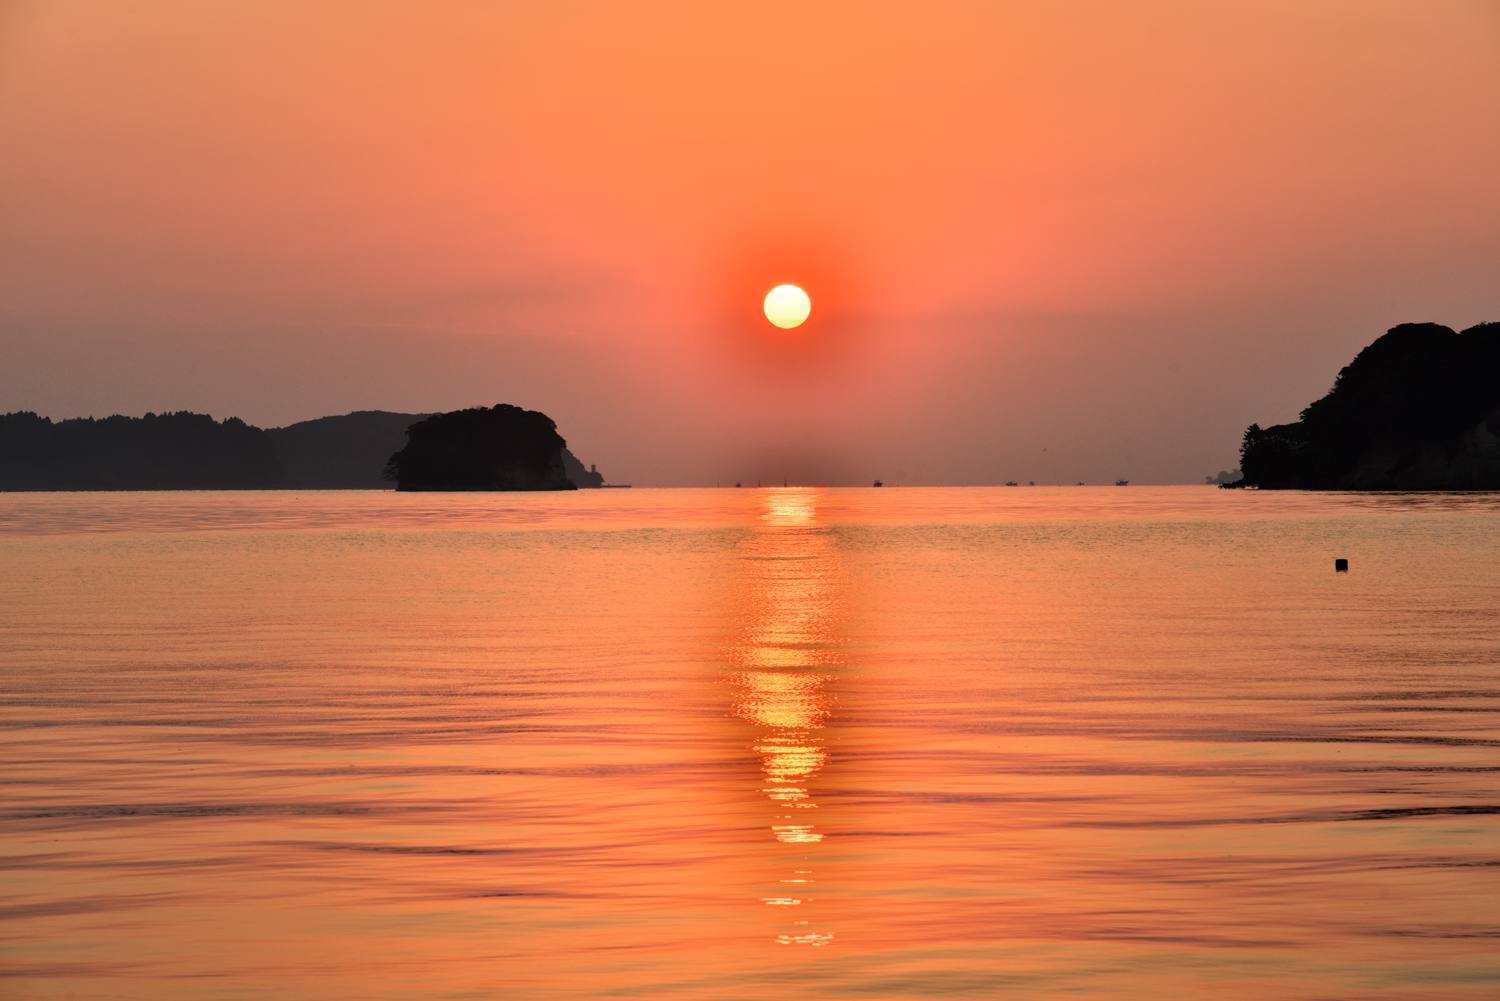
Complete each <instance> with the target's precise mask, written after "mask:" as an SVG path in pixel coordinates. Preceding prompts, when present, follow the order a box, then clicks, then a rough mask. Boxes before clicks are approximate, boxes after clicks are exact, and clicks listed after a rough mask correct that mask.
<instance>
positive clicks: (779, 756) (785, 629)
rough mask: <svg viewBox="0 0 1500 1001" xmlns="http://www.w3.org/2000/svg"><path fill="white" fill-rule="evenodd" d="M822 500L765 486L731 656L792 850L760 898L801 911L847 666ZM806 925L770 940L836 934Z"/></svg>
mask: <svg viewBox="0 0 1500 1001" xmlns="http://www.w3.org/2000/svg"><path fill="white" fill-rule="evenodd" d="M818 498H819V494H818V492H817V491H815V490H809V489H790V490H787V489H783V490H771V491H768V492H767V493H766V495H765V504H764V508H763V510H762V512H761V515H760V519H759V524H758V525H757V527H756V532H755V534H754V535H753V536H752V537H751V538H750V539H749V540H747V541H746V542H745V543H744V545H743V546H742V549H741V552H740V559H741V563H742V566H743V567H744V573H743V580H742V593H743V601H742V607H743V609H744V625H743V631H742V633H741V637H740V641H739V642H738V643H737V644H736V645H735V646H734V648H733V650H732V652H731V654H730V660H731V663H732V665H733V667H734V669H735V671H734V674H733V675H732V681H733V683H734V684H735V686H736V688H737V694H736V702H735V712H736V714H737V715H738V716H739V717H740V718H741V719H743V720H745V721H746V722H748V723H750V724H751V725H752V726H754V727H755V728H756V736H755V739H754V741H753V743H752V744H751V747H752V748H753V749H754V750H755V751H756V752H757V753H758V754H759V755H760V756H761V770H762V772H763V773H764V775H765V784H764V786H763V788H762V791H763V792H764V793H765V795H766V797H767V799H768V800H770V802H771V804H772V806H773V808H774V810H775V813H774V815H773V820H772V822H771V824H770V830H771V834H772V836H773V837H774V838H775V840H776V841H777V842H779V843H780V844H782V845H785V846H788V848H789V849H792V850H797V851H798V854H797V855H796V856H795V858H793V859H791V860H789V861H790V863H791V864H792V865H794V866H796V867H797V868H793V869H792V870H791V872H790V875H789V876H788V877H786V878H784V879H782V880H780V883H781V884H783V885H782V886H781V887H779V888H778V889H777V890H775V891H770V892H768V893H767V894H766V895H765V896H763V897H761V902H762V903H763V904H765V905H766V906H768V907H785V908H797V911H796V912H795V913H799V914H800V913H802V912H803V911H805V910H806V909H807V908H806V906H805V905H811V904H813V903H815V898H814V897H813V896H812V895H811V894H810V892H809V890H810V889H811V887H812V886H813V885H814V884H815V880H814V879H813V873H812V870H811V869H810V868H806V866H807V865H808V864H809V856H808V855H807V854H806V853H807V851H808V850H809V849H811V848H812V846H814V845H817V844H819V843H821V842H822V841H823V838H824V835H823V832H821V831H819V830H818V829H817V825H816V824H814V823H813V822H812V816H813V815H812V814H811V812H810V811H813V810H815V809H817V806H818V804H817V802H816V801H815V799H814V796H813V792H812V788H811V784H812V780H813V779H814V777H815V776H816V775H817V774H818V772H820V771H821V770H822V769H823V767H824V765H825V764H826V763H827V761H828V753H827V751H826V750H825V747H824V734H823V730H824V727H825V726H826V725H827V722H828V718H829V714H830V712H831V710H832V705H831V701H832V700H831V696H830V694H829V692H828V690H827V686H828V683H829V681H830V680H831V679H832V676H833V672H836V671H837V670H838V669H839V668H840V667H841V666H842V665H843V650H842V646H841V641H840V636H839V633H838V626H839V623H840V621H841V618H842V615H843V586H842V580H843V578H842V574H841V571H840V567H839V563H838V558H837V557H838V553H837V550H836V548H835V546H834V543H833V540H832V538H831V537H830V535H829V532H828V529H827V528H826V527H825V526H823V525H821V524H820V523H819V522H818V518H817V504H818ZM810 923H811V919H807V920H797V921H793V922H791V929H790V930H789V931H787V932H784V933H782V934H779V935H777V936H776V939H775V941H776V942H777V943H778V944H780V945H789V946H812V947H818V946H824V945H827V944H829V943H830V942H831V941H832V940H833V933H832V932H829V931H820V930H816V929H814V928H812V927H810Z"/></svg>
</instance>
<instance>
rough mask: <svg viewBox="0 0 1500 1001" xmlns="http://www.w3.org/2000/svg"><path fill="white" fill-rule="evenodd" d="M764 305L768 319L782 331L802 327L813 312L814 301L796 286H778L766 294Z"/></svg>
mask: <svg viewBox="0 0 1500 1001" xmlns="http://www.w3.org/2000/svg"><path fill="white" fill-rule="evenodd" d="M763 305H764V309H765V311H766V319H768V320H770V321H771V322H772V323H774V324H775V325H776V326H778V327H780V328H781V329H782V330H791V329H792V328H793V327H800V326H802V324H803V323H805V322H807V315H808V314H809V313H811V312H812V300H811V299H809V298H808V297H807V293H806V292H804V291H802V289H800V288H798V287H797V286H796V285H777V286H776V287H775V288H773V289H772V290H771V291H769V292H767V293H766V301H765V303H764V304H763Z"/></svg>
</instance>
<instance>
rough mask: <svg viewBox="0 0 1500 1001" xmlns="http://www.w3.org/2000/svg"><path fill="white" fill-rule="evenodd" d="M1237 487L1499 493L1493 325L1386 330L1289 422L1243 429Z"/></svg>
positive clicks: (1498, 337) (1496, 335)
mask: <svg viewBox="0 0 1500 1001" xmlns="http://www.w3.org/2000/svg"><path fill="white" fill-rule="evenodd" d="M1240 468H1241V469H1242V470H1243V471H1244V479H1243V480H1242V481H1241V482H1240V483H1239V484H1238V485H1240V486H1254V487H1262V488H1268V489H1272V488H1291V489H1308V490H1497V489H1500V323H1485V324H1480V325H1479V326H1476V327H1470V328H1469V329H1468V330H1465V331H1464V332H1463V333H1455V332H1454V331H1453V330H1452V329H1451V328H1449V327H1445V326H1442V325H1440V324H1436V323H1406V324H1402V325H1400V326H1398V327H1392V328H1391V329H1390V330H1389V331H1388V332H1387V333H1386V334H1385V335H1384V336H1382V337H1380V338H1379V339H1378V340H1376V341H1375V342H1374V343H1372V344H1371V345H1369V346H1368V347H1366V348H1365V349H1364V350H1363V351H1361V352H1360V353H1359V354H1358V355H1356V356H1355V358H1354V360H1353V361H1352V362H1350V363H1349V364H1348V365H1346V366H1345V367H1344V368H1343V370H1342V371H1340V372H1339V374H1338V377H1337V379H1335V380H1334V384H1333V388H1332V389H1331V390H1330V391H1329V392H1328V394H1327V395H1326V396H1324V397H1323V398H1322V399H1319V400H1316V401H1314V402H1313V403H1312V404H1310V405H1309V406H1308V407H1307V408H1306V409H1304V410H1303V411H1302V414H1301V419H1300V420H1298V421H1297V422H1296V423H1293V424H1280V425H1276V426H1274V427H1268V428H1262V427H1260V426H1259V425H1258V424H1252V425H1250V427H1249V428H1248V429H1247V430H1246V431H1245V437H1244V441H1243V443H1242V445H1241V448H1240Z"/></svg>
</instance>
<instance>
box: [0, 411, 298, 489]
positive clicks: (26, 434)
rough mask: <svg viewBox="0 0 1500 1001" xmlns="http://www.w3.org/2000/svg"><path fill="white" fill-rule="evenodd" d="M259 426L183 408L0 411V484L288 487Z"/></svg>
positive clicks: (4, 486)
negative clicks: (92, 413) (76, 414)
mask: <svg viewBox="0 0 1500 1001" xmlns="http://www.w3.org/2000/svg"><path fill="white" fill-rule="evenodd" d="M286 485H287V482H286V476H285V473H284V471H283V469H282V466H281V463H280V461H279V460H278V459H277V457H276V446H275V444H274V443H272V441H271V439H270V438H269V437H268V436H267V435H266V433H265V432H264V431H262V430H260V428H256V427H251V426H250V425H249V424H246V423H245V422H244V421H242V420H240V419H238V418H236V417H231V418H229V419H228V420H225V421H222V422H220V421H215V420H214V419H213V418H212V417H209V416H208V415H206V414H192V413H188V412H186V411H183V412H181V413H174V414H147V415H146V416H144V417H118V416H116V417H105V418H103V419H102V420H95V419H94V418H92V417H80V418H76V419H74V420H65V421H56V422H54V421H52V420H51V419H50V418H47V417H38V416H37V415H36V414H34V413H30V412H21V413H14V414H4V415H0V490H183V489H199V490H242V489H254V488H262V487H281V486H286Z"/></svg>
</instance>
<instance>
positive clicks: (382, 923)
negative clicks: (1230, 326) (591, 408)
mask: <svg viewBox="0 0 1500 1001" xmlns="http://www.w3.org/2000/svg"><path fill="white" fill-rule="evenodd" d="M1497 530H1500V499H1497V498H1496V497H1494V496H1489V495H1474V496H1457V495H1332V494H1324V495H1310V494H1291V493H1268V492H1261V493H1241V492H1232V491H1219V490H1213V489H1207V488H1192V487H1180V488H1138V487H1129V488H1124V489H1118V488H1058V489H1045V488H1014V489H996V490H981V489H945V490H936V489H934V490H928V489H891V488H887V489H884V490H819V489H796V488H793V489H784V490H716V491H715V490H703V491H695V490H629V491H580V492H578V493H572V494H566V495H562V494H547V495H513V494H512V495H495V494H486V495H472V494H470V495H433V494H420V495H404V494H402V495H398V494H394V493H388V492H373V491H372V492H325V493H293V492H243V493H212V492H205V493H170V494H9V495H0V565H3V567H4V571H5V572H4V574H3V575H0V679H3V688H0V695H3V703H0V762H3V764H0V780H3V783H4V786H3V795H0V886H3V888H4V898H5V899H4V902H3V904H0V996H3V997H5V998H63V997H69V998H169V999H175V998H244V997H276V998H292V999H299V998H308V999H333V998H368V999H387V998H389V999H395V998H403V999H404V998H490V997H525V998H590V997H598V998H605V997H609V998H620V997H639V998H676V997H680V998H764V997H777V998H830V997H858V998H926V997H932V998H939V997H966V996H967V997H996V996H1014V997H1023V998H1033V997H1074V998H1078V997H1085V998H1095V997H1116V998H1126V999H1131V998H1142V999H1152V1001H1155V999H1159V998H1161V997H1164V996H1197V995H1200V994H1207V993H1209V992H1213V993H1214V994H1215V995H1217V996H1222V997H1228V998H1264V997H1277V998H1306V999H1328V998H1402V999H1406V998H1411V999H1415V998H1436V997H1442V998H1493V997H1496V996H1497V995H1500V785H1497V783H1500V754H1497V750H1500V725H1497V716H1496V714H1497V712H1500V666H1497V660H1500V656H1497V654H1500V531H1497ZM1335 556H1344V557H1348V558H1349V559H1350V561H1351V564H1352V569H1351V572H1350V573H1348V574H1337V575H1336V574H1334V572H1333V559H1334V557H1335Z"/></svg>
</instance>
